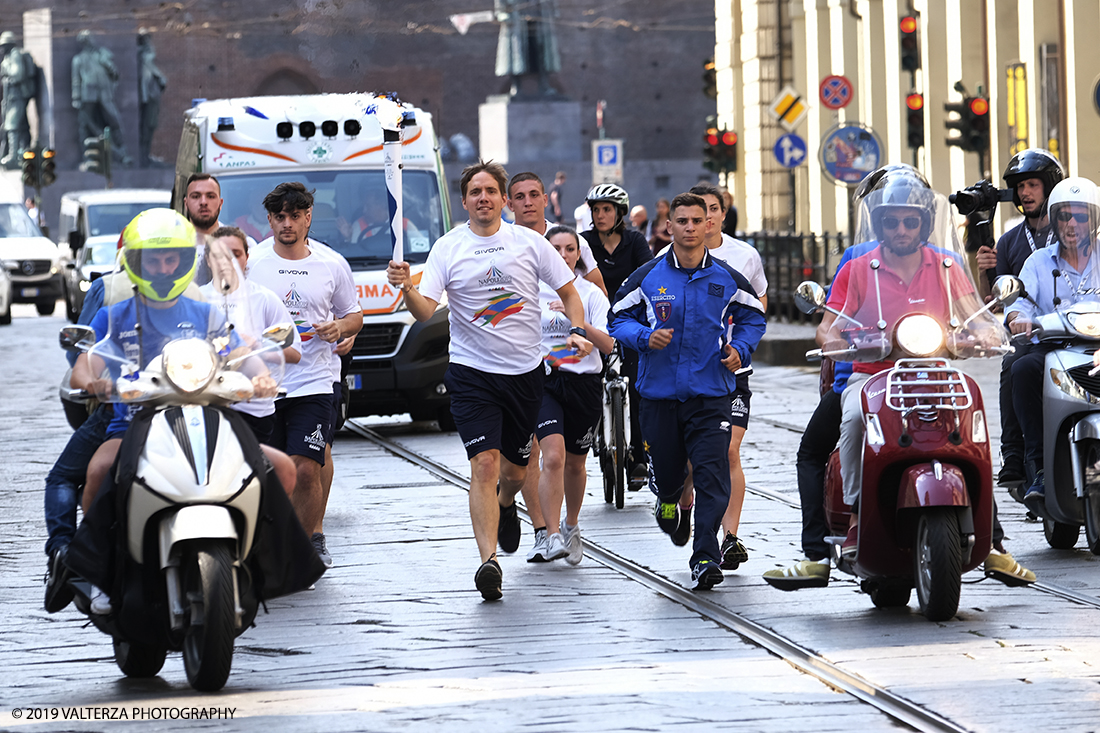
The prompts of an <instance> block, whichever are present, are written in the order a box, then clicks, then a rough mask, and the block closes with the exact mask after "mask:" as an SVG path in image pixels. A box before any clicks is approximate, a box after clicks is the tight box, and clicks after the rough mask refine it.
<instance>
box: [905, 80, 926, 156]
mask: <svg viewBox="0 0 1100 733" xmlns="http://www.w3.org/2000/svg"><path fill="white" fill-rule="evenodd" d="M905 106H906V107H907V108H908V109H907V111H906V118H907V119H908V121H909V147H911V148H913V149H914V150H915V149H916V148H920V147H923V146H924V95H923V94H919V93H917V92H910V93H909V96H907V97H906V98H905Z"/></svg>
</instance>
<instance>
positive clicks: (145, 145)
mask: <svg viewBox="0 0 1100 733" xmlns="http://www.w3.org/2000/svg"><path fill="white" fill-rule="evenodd" d="M137 44H138V75H139V76H138V100H139V101H140V102H141V131H140V136H139V143H138V144H139V147H140V150H139V151H138V152H139V160H140V161H141V164H142V165H144V166H148V165H151V164H152V165H163V164H164V161H162V160H158V159H156V158H153V157H152V156H150V155H149V148H150V147H151V146H152V144H153V133H155V132H156V131H157V124H158V123H159V122H160V96H161V93H163V92H164V88H165V87H166V86H168V78H167V77H166V76H165V75H164V74H163V73H162V72H161V70H160V69H158V68H157V64H156V57H157V52H156V49H154V48H153V42H152V40H150V38H149V32H148V31H147V30H146V29H145V28H141V29H139V30H138V37H137Z"/></svg>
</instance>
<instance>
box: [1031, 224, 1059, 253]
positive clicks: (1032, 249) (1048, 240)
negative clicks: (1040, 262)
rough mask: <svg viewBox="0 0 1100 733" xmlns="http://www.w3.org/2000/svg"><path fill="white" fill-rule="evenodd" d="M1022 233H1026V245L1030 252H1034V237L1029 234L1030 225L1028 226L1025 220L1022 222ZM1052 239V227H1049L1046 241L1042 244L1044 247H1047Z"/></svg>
mask: <svg viewBox="0 0 1100 733" xmlns="http://www.w3.org/2000/svg"><path fill="white" fill-rule="evenodd" d="M1024 234H1026V235H1027V243H1028V246H1030V247H1031V252H1032V254H1034V253H1035V239H1034V238H1032V236H1031V227H1029V226H1028V225H1027V222H1026V221H1025V222H1024ZM1053 241H1054V227H1051V228H1050V231H1049V232H1047V243H1046V244H1044V245H1043V246H1044V247H1049V246H1050V245H1051V243H1052V242H1053Z"/></svg>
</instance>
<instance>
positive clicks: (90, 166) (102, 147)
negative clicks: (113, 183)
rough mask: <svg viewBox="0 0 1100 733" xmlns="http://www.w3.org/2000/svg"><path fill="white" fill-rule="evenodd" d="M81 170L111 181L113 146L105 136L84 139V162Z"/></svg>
mask: <svg viewBox="0 0 1100 733" xmlns="http://www.w3.org/2000/svg"><path fill="white" fill-rule="evenodd" d="M80 170H82V171H86V172H88V173H98V174H100V175H101V176H106V177H107V178H108V179H110V177H111V145H110V143H109V142H108V141H107V139H106V138H105V137H104V136H103V135H100V136H98V137H89V138H85V139H84V161H83V162H82V163H81V164H80Z"/></svg>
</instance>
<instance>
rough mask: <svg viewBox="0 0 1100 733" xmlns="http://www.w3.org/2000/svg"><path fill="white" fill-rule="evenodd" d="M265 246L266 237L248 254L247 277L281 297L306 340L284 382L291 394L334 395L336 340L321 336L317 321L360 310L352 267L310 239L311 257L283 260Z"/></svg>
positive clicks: (288, 366)
mask: <svg viewBox="0 0 1100 733" xmlns="http://www.w3.org/2000/svg"><path fill="white" fill-rule="evenodd" d="M267 244H268V240H264V242H263V243H261V244H260V245H259V246H257V247H256V251H255V252H254V253H253V254H252V255H251V256H250V257H249V260H248V279H249V280H254V281H256V282H257V283H259V284H260V285H263V286H265V287H267V288H270V289H271V290H273V291H274V292H275V295H276V296H278V297H279V298H280V299H282V301H283V304H284V305H285V306H286V309H287V310H288V311H290V315H291V318H292V319H293V321H294V325H295V326H296V327H297V329H298V333H299V335H300V336H301V339H302V360H301V361H300V362H298V363H297V364H287V368H286V377H285V379H284V380H283V386H284V387H285V388H286V391H287V397H306V396H308V395H319V394H332V383H333V382H334V381H335V379H334V378H333V370H334V368H335V369H336V370H337V371H336V372H335V373H336V374H337V375H339V371H338V370H339V362H340V359H339V357H337V356H336V353H335V349H336V344H332V343H329V342H327V341H324V340H323V339H321V338H318V336H317V332H316V330H315V329H314V328H313V324H314V323H324V322H326V321H331V320H334V319H336V318H343V317H344V316H346V315H348V314H349V313H355V312H359V311H361V310H362V306H360V305H359V298H358V296H357V295H356V292H355V284H354V283H353V281H352V275H351V267H350V266H349V265H348V263H347V260H345V259H344V258H343V257H340V256H338V255H337V254H336V253H334V252H333V251H332V250H331V249H329V248H327V247H318V246H316V245H315V243H314V242H312V241H309V242H307V247H308V248H309V250H310V253H309V256H307V257H305V258H303V259H300V260H288V259H284V258H283V257H281V256H279V255H278V254H277V253H276V252H275V248H274V246H265V245H267ZM333 362H335V363H336V366H335V367H334V366H333Z"/></svg>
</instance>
